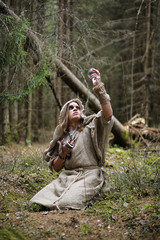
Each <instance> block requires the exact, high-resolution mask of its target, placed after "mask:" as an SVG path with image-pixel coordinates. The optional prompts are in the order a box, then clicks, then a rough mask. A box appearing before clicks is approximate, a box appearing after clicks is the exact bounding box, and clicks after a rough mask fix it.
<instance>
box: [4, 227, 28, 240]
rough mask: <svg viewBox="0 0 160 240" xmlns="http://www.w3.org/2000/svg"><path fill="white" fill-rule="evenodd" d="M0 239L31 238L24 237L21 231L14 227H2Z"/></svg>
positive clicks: (23, 239) (25, 239) (26, 239)
mask: <svg viewBox="0 0 160 240" xmlns="http://www.w3.org/2000/svg"><path fill="white" fill-rule="evenodd" d="M0 239H3V240H31V238H30V237H26V236H24V235H23V233H21V232H19V231H18V230H16V229H14V228H2V229H0Z"/></svg>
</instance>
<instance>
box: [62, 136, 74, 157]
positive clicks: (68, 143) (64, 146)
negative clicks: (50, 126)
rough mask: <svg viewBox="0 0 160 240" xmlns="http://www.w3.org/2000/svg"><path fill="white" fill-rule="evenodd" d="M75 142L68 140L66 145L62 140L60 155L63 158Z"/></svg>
mask: <svg viewBox="0 0 160 240" xmlns="http://www.w3.org/2000/svg"><path fill="white" fill-rule="evenodd" d="M74 143H75V140H72V141H71V140H69V141H68V142H67V143H64V139H62V141H61V155H62V156H63V157H64V158H65V157H66V156H67V154H69V153H70V152H71V151H72V149H73V147H74Z"/></svg>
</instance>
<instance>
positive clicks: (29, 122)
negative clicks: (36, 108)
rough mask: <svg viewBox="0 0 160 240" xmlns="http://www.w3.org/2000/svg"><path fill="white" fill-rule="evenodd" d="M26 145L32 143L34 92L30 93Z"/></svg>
mask: <svg viewBox="0 0 160 240" xmlns="http://www.w3.org/2000/svg"><path fill="white" fill-rule="evenodd" d="M25 142H26V145H31V143H32V93H30V94H29V95H28V108H27V132H26V140H25Z"/></svg>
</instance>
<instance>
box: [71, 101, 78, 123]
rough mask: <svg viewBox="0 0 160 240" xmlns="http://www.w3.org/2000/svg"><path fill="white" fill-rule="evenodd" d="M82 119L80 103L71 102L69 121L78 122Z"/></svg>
mask: <svg viewBox="0 0 160 240" xmlns="http://www.w3.org/2000/svg"><path fill="white" fill-rule="evenodd" d="M80 118H81V111H80V107H79V105H78V103H76V102H71V103H69V106H68V119H69V121H70V122H72V121H77V120H79V119H80Z"/></svg>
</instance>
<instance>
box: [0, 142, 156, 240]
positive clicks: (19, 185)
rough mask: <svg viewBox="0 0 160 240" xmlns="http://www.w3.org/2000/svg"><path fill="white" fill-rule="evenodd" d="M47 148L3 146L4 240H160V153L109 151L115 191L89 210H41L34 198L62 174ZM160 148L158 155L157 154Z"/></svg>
mask: <svg viewBox="0 0 160 240" xmlns="http://www.w3.org/2000/svg"><path fill="white" fill-rule="evenodd" d="M45 147H46V146H45V144H44V145H40V144H34V145H33V146H31V147H26V146H24V145H22V144H19V145H18V144H13V145H12V146H8V147H7V146H1V147H0V186H1V187H0V240H54V239H70V240H78V239H84V240H85V239H94V240H98V239H106V240H123V239H131V240H143V239H145V240H159V239H160V202H159V200H160V197H159V181H160V176H159V169H160V168H159V166H160V151H159V150H157V146H156V148H154V149H153V148H152V149H145V150H144V149H136V150H135V149H134V150H132V151H131V150H124V149H122V148H118V147H114V148H111V149H110V150H109V152H108V153H107V158H106V165H105V170H106V172H107V173H108V176H109V183H110V185H111V186H112V188H110V190H108V191H104V192H103V198H101V199H99V201H98V202H97V203H95V204H94V205H93V206H90V207H89V208H88V209H86V210H79V211H76V210H65V211H58V210H54V211H46V210H44V211H42V210H41V211H40V209H38V208H37V209H32V208H31V207H29V206H28V201H29V200H30V198H31V197H32V196H33V195H34V194H35V193H36V192H37V191H39V190H40V189H41V188H42V187H44V186H45V185H46V184H48V183H50V182H51V181H52V180H53V179H54V178H56V177H57V176H58V174H57V173H55V172H53V173H51V172H50V171H49V170H48V166H47V164H46V163H45V162H44V161H43V159H42V153H43V151H44V149H45ZM154 150H155V151H154Z"/></svg>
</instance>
